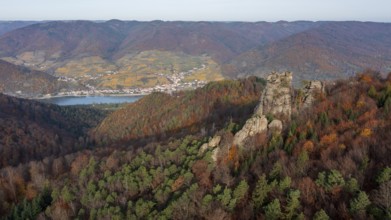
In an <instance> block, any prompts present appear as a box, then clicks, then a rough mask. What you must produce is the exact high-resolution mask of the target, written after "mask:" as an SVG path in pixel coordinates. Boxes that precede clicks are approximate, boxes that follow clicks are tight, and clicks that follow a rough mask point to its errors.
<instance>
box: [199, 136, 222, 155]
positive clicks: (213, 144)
mask: <svg viewBox="0 0 391 220" xmlns="http://www.w3.org/2000/svg"><path fill="white" fill-rule="evenodd" d="M220 141H221V136H214V137H213V138H212V140H210V141H209V142H208V143H205V144H203V145H202V146H201V147H200V150H199V152H198V153H199V154H200V155H201V154H203V153H204V152H205V151H206V150H207V149H208V148H215V147H217V146H218V145H219V144H220Z"/></svg>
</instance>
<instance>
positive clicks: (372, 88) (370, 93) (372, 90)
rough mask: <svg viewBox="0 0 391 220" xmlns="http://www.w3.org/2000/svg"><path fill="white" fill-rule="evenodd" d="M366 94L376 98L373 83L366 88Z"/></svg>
mask: <svg viewBox="0 0 391 220" xmlns="http://www.w3.org/2000/svg"><path fill="white" fill-rule="evenodd" d="M368 96H369V97H371V98H377V91H376V88H375V87H374V86H373V85H371V87H370V88H369V90H368Z"/></svg>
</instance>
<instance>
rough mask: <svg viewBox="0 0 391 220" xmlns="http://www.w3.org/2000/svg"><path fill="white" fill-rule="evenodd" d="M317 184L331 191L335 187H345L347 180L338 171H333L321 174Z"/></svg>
mask: <svg viewBox="0 0 391 220" xmlns="http://www.w3.org/2000/svg"><path fill="white" fill-rule="evenodd" d="M316 184H317V185H319V186H321V187H323V188H325V189H326V190H328V191H330V190H332V189H333V188H334V187H343V186H344V185H345V179H344V178H343V176H342V174H341V173H340V172H339V171H338V170H331V171H330V172H327V173H326V172H320V173H319V174H318V179H317V180H316Z"/></svg>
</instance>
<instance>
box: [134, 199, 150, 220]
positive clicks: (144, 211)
mask: <svg viewBox="0 0 391 220" xmlns="http://www.w3.org/2000/svg"><path fill="white" fill-rule="evenodd" d="M154 205H155V203H154V202H152V201H146V200H144V199H139V200H137V202H136V206H135V213H136V215H137V217H138V218H144V217H146V216H147V215H148V214H149V213H150V212H151V209H152V207H153V206H154Z"/></svg>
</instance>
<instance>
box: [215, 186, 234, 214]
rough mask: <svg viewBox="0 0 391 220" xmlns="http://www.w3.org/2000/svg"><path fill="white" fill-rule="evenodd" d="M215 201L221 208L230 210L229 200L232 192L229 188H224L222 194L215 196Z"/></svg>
mask: <svg viewBox="0 0 391 220" xmlns="http://www.w3.org/2000/svg"><path fill="white" fill-rule="evenodd" d="M217 199H218V200H219V201H220V202H221V204H222V205H223V207H225V208H226V209H227V210H231V204H230V203H232V202H231V200H232V190H231V189H230V188H225V189H224V191H223V193H222V194H219V195H218V196H217Z"/></svg>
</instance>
